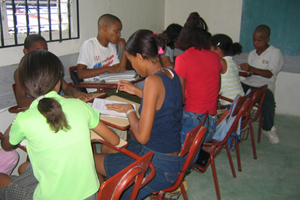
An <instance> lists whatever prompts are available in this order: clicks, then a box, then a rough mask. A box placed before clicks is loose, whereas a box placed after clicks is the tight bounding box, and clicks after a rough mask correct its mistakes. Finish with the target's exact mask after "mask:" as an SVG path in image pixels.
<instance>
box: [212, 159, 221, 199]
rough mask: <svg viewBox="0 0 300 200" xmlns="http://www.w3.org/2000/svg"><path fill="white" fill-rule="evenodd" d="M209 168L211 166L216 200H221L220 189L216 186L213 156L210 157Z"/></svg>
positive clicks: (216, 179)
mask: <svg viewBox="0 0 300 200" xmlns="http://www.w3.org/2000/svg"><path fill="white" fill-rule="evenodd" d="M210 166H211V171H212V174H213V178H214V183H215V189H216V194H217V199H218V200H221V193H220V188H219V184H218V177H217V171H216V166H215V161H214V158H213V156H211V157H210Z"/></svg>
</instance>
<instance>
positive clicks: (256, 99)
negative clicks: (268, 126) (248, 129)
mask: <svg viewBox="0 0 300 200" xmlns="http://www.w3.org/2000/svg"><path fill="white" fill-rule="evenodd" d="M267 88H268V85H263V86H262V87H259V88H256V89H254V90H253V91H254V94H253V96H252V98H251V101H252V102H251V106H250V107H251V108H250V109H251V110H252V107H253V106H255V105H257V104H258V105H257V112H256V114H255V116H253V117H252V116H251V115H250V120H251V121H256V120H257V118H258V116H259V113H260V111H261V107H262V104H263V102H264V100H265V97H266V93H267Z"/></svg>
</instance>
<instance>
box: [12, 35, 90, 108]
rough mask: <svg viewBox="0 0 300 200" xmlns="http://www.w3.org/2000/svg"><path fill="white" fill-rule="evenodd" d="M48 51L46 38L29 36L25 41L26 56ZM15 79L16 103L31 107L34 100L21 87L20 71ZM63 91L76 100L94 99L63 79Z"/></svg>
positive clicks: (15, 75) (24, 50) (20, 105)
mask: <svg viewBox="0 0 300 200" xmlns="http://www.w3.org/2000/svg"><path fill="white" fill-rule="evenodd" d="M40 49H43V50H48V46H47V42H46V40H45V38H43V37H42V36H40V35H36V34H33V35H28V36H27V37H26V39H25V41H24V49H23V52H24V54H27V53H29V52H31V51H35V50H40ZM14 79H15V84H16V86H15V89H16V101H17V104H18V106H19V107H29V105H30V104H31V102H32V101H33V100H34V98H32V97H30V96H28V95H27V94H26V93H25V91H24V89H23V88H22V87H21V85H20V82H19V75H18V69H17V70H16V71H15V73H14ZM61 85H62V86H61V89H62V91H63V93H64V94H66V95H68V96H71V97H74V98H79V99H82V100H89V99H93V98H94V97H93V96H92V95H90V94H86V93H83V92H80V91H78V90H76V89H74V88H72V87H70V86H69V85H68V84H67V83H66V81H65V80H64V79H62V84H61Z"/></svg>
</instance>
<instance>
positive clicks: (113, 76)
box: [99, 70, 136, 83]
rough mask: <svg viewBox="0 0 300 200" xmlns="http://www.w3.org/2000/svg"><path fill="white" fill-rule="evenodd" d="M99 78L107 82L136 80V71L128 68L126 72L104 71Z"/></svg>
mask: <svg viewBox="0 0 300 200" xmlns="http://www.w3.org/2000/svg"><path fill="white" fill-rule="evenodd" d="M99 80H100V81H105V82H106V83H109V82H118V81H120V80H127V81H135V80H136V72H135V71H134V70H127V71H126V72H118V73H103V74H100V75H99Z"/></svg>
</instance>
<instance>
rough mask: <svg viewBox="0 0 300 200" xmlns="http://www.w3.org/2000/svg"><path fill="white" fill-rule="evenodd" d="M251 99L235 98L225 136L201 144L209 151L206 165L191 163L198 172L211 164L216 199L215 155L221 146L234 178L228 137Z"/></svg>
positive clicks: (244, 97)
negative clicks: (225, 153) (231, 119)
mask: <svg viewBox="0 0 300 200" xmlns="http://www.w3.org/2000/svg"><path fill="white" fill-rule="evenodd" d="M250 103H251V100H250V99H249V98H248V97H247V96H243V97H239V99H238V100H237V104H236V107H235V109H234V111H233V112H232V115H233V116H236V115H237V116H236V118H235V120H234V122H233V123H232V125H231V127H230V129H229V130H228V132H227V134H226V137H225V138H224V139H223V140H222V141H217V140H211V141H209V142H207V143H204V144H203V146H202V150H204V151H206V152H208V153H209V159H208V161H207V163H206V165H205V166H204V167H203V168H200V167H198V166H197V165H196V164H195V165H193V167H192V169H193V170H195V171H197V172H199V173H204V172H205V171H206V170H207V168H208V166H209V165H211V170H212V174H213V178H214V183H215V189H216V194H217V198H218V200H220V199H221V194H220V189H219V184H218V178H217V172H216V166H215V160H214V159H215V157H216V156H217V155H219V154H220V153H221V151H222V149H223V148H225V149H226V152H227V156H228V160H229V164H230V167H231V172H232V175H233V177H234V178H236V173H235V170H234V166H233V162H232V157H231V153H230V149H229V145H228V139H229V137H231V135H232V133H234V132H236V130H237V128H238V122H239V119H241V118H242V117H243V116H244V115H245V114H246V113H247V111H248V110H249V106H250Z"/></svg>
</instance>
